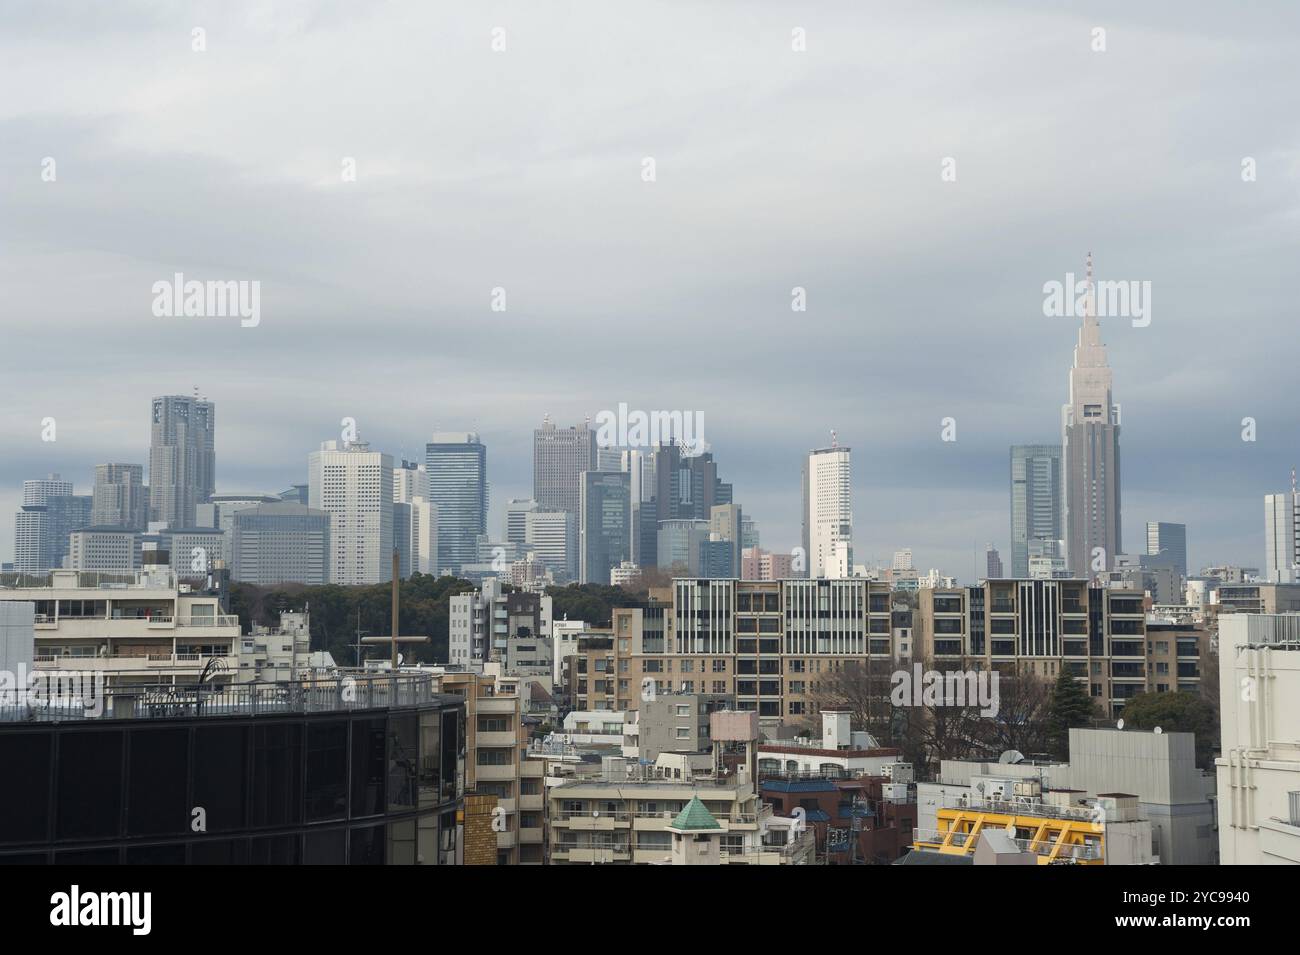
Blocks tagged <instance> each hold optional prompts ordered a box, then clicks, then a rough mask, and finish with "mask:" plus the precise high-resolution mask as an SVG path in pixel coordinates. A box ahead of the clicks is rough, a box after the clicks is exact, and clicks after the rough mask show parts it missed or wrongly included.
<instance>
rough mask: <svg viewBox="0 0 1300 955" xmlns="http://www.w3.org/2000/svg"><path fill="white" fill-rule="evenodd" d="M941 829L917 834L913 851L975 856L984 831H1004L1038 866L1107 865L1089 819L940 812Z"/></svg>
mask: <svg viewBox="0 0 1300 955" xmlns="http://www.w3.org/2000/svg"><path fill="white" fill-rule="evenodd" d="M938 827H939V828H938V829H937V830H935V831H932V832H927V833H926V834H925V835H926V838H922V837H921V834H920V833H919V832H918V834H917V838H916V840H915V841H914V842H913V844H912V847H913V848H914V849H924V850H929V851H931V852H942V853H945V854H948V855H974V854H975V846H976V844H977V843H978V842H979V834H980V832H981V831H983V830H985V829H1002V830H1004V831H1006V833H1007V835H1009V836H1011V837H1012V838H1014V839H1015V840H1016V841H1017V843H1018V844H1019V845H1020V847H1021V848H1022V849H1024V850H1025V851H1026V852H1032V853H1034V855H1036V856H1037V857H1038V864H1039V865H1104V864H1105V859H1106V856H1105V838H1104V836H1103V834H1102V831H1101V829H1100V827H1099V826H1098V825H1097V824H1096V823H1094V822H1092V821H1091V820H1089V819H1079V818H1075V819H1063V818H1049V817H1043V816H1034V815H1022V814H1020V813H1013V812H989V811H987V810H984V809H976V808H964V809H940V810H938ZM1013 830H1014V831H1013Z"/></svg>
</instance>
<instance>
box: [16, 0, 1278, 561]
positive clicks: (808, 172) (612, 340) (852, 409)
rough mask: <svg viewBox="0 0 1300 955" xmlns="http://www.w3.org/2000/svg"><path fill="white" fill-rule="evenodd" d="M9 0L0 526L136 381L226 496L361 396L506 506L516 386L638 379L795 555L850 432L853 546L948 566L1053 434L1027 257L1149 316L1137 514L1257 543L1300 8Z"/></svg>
mask: <svg viewBox="0 0 1300 955" xmlns="http://www.w3.org/2000/svg"><path fill="white" fill-rule="evenodd" d="M4 18H5V26H4V30H3V31H0V89H3V93H0V250H2V251H0V288H2V289H3V292H4V294H3V297H0V315H2V323H3V324H2V325H0V335H2V336H3V337H2V338H0V381H3V399H4V400H3V404H0V442H2V443H3V448H4V452H3V454H2V455H0V514H2V515H3V516H2V517H0V559H4V560H10V559H12V555H13V516H12V515H13V512H14V510H15V509H16V508H17V506H18V504H19V501H20V490H21V483H22V481H23V480H24V479H26V478H32V477H39V476H42V475H44V474H45V473H47V472H55V471H57V472H61V473H62V474H63V476H64V477H65V478H72V479H73V480H74V481H75V482H76V484H77V489H78V491H79V492H82V493H89V492H90V489H91V484H92V477H93V466H94V465H95V464H96V463H99V462H105V461H126V462H140V463H146V462H147V459H148V440H149V429H148V426H149V417H148V413H149V402H150V398H151V397H152V396H154V395H157V394H170V393H179V394H187V393H190V392H191V391H192V389H193V388H194V387H195V386H198V387H199V388H200V390H201V391H202V393H203V394H206V395H207V396H208V397H209V398H211V399H212V400H214V401H215V402H216V406H217V428H218V431H217V486H218V490H219V491H222V492H229V491H266V492H278V491H279V490H281V489H282V488H284V487H286V486H287V485H289V484H291V483H301V482H305V481H306V465H307V454H308V452H309V451H311V450H312V449H313V448H315V447H316V446H317V445H318V443H319V442H320V441H321V440H325V439H329V438H336V437H338V436H339V430H340V424H339V422H340V420H341V419H342V418H343V417H345V416H347V417H353V418H355V419H356V420H357V422H358V425H359V428H360V432H361V437H362V438H363V439H366V440H369V441H370V442H371V443H372V445H373V446H374V447H377V448H379V449H382V450H385V451H389V452H391V453H393V454H394V455H395V456H400V455H402V454H405V455H406V456H408V457H412V456H416V455H419V456H421V457H422V454H423V446H424V442H425V441H426V440H427V439H428V436H429V435H430V434H431V433H432V432H433V431H435V430H467V429H473V430H477V431H478V432H480V434H481V435H482V437H483V440H484V441H485V443H486V444H487V446H488V467H489V477H490V481H491V484H492V498H493V505H494V506H493V511H492V516H491V524H490V527H489V530H490V531H491V532H492V533H494V534H499V533H500V532H501V524H502V519H503V507H502V506H503V505H504V502H505V501H506V499H507V498H510V497H516V496H518V497H527V496H530V495H531V491H532V462H531V443H530V442H531V435H532V429H533V428H534V427H536V426H538V425H539V424H540V422H541V420H542V415H543V413H546V412H549V413H550V414H551V415H552V416H553V417H554V418H556V419H557V420H558V421H559V423H560V424H561V425H566V424H571V423H574V422H578V421H581V420H582V419H583V418H584V416H586V415H588V414H590V415H592V416H593V417H594V416H595V415H596V413H598V412H599V411H601V410H602V409H612V408H615V407H617V405H618V403H619V402H627V403H628V404H629V405H630V406H631V407H632V408H640V409H645V410H654V409H664V410H672V409H678V410H689V411H693V412H696V413H698V414H702V415H703V419H704V433H705V437H706V439H707V440H708V441H709V443H710V444H711V445H712V447H713V450H714V452H715V454H716V456H717V458H718V461H719V465H720V471H721V473H722V475H723V477H724V479H725V480H729V481H731V482H733V483H734V485H735V491H736V498H737V500H738V501H739V502H740V503H741V505H742V507H743V508H744V509H745V511H746V512H747V513H748V514H750V515H751V516H753V517H754V518H755V519H756V521H757V522H758V525H759V529H760V533H761V535H762V540H763V544H764V546H768V547H773V548H777V549H788V548H789V547H790V546H792V545H794V544H795V543H797V540H798V535H799V503H800V493H799V471H800V464H801V460H802V456H803V455H804V454H805V453H806V452H807V450H808V449H809V448H812V447H820V446H824V445H825V444H827V443H828V441H829V432H830V430H831V429H832V428H834V429H836V430H837V432H838V434H839V437H840V441H841V443H842V444H846V445H849V446H851V447H852V448H853V481H854V516H855V548H856V553H857V559H858V561H859V562H864V563H870V562H871V558H873V557H874V558H877V559H880V560H884V559H887V558H888V556H889V554H890V553H891V552H892V551H893V550H895V549H897V548H901V547H908V546H910V547H912V548H913V550H914V551H915V554H916V563H917V565H918V566H919V567H921V568H922V569H927V568H930V567H939V568H942V569H943V570H944V571H946V572H947V573H951V574H956V575H957V576H959V577H960V578H962V579H963V580H965V581H969V580H970V579H971V578H972V575H973V572H974V570H975V566H976V561H977V559H978V561H979V563H980V566H981V568H982V561H983V549H984V545H985V543H986V542H993V543H994V544H995V545H996V546H998V547H999V548H1001V549H1002V551H1003V553H1004V556H1006V555H1007V552H1008V551H1009V546H1010V544H1009V529H1008V489H1007V484H1008V448H1009V446H1010V445H1011V444H1015V443H1028V442H1057V441H1059V440H1060V409H1061V405H1062V404H1063V403H1065V402H1066V400H1067V397H1068V395H1067V384H1068V369H1069V364H1070V360H1071V349H1072V347H1073V344H1074V340H1075V336H1076V330H1077V322H1076V321H1075V320H1074V319H1072V318H1048V317H1045V316H1044V314H1043V297H1044V296H1043V284H1044V283H1045V282H1048V281H1052V280H1063V279H1064V276H1065V273H1066V272H1069V271H1074V272H1082V269H1083V260H1084V256H1085V254H1086V252H1087V251H1088V250H1089V249H1091V250H1092V252H1093V253H1094V256H1095V260H1096V266H1097V271H1098V275H1099V277H1100V278H1103V279H1123V280H1138V281H1150V282H1151V283H1152V303H1151V304H1152V309H1151V322H1150V325H1149V326H1147V327H1145V328H1136V327H1133V325H1132V323H1131V322H1130V321H1128V320H1119V319H1116V320H1108V321H1106V322H1103V335H1104V338H1105V340H1106V343H1107V345H1108V346H1109V350H1110V359H1111V365H1112V367H1113V368H1114V373H1115V374H1114V378H1115V386H1114V387H1115V399H1116V400H1117V401H1118V402H1119V403H1120V404H1121V406H1122V409H1123V435H1122V438H1121V446H1122V460H1123V502H1124V515H1123V520H1124V531H1125V533H1124V542H1125V544H1126V547H1125V549H1126V550H1127V551H1130V552H1137V551H1140V550H1141V549H1143V546H1144V543H1145V539H1144V530H1143V525H1144V522H1145V521H1147V520H1167V521H1179V522H1185V523H1187V524H1188V526H1189V529H1188V535H1189V547H1190V551H1191V554H1190V559H1191V563H1192V564H1193V565H1195V566H1197V567H1199V566H1201V565H1203V564H1208V563H1211V562H1233V563H1243V564H1247V565H1251V566H1259V565H1261V564H1262V562H1263V513H1262V512H1263V507H1262V501H1261V497H1262V495H1263V494H1265V493H1268V492H1271V491H1275V490H1282V489H1283V488H1285V487H1286V486H1287V484H1288V481H1289V469H1290V467H1291V466H1292V464H1293V463H1294V462H1295V461H1296V459H1297V457H1300V448H1298V447H1297V434H1298V431H1297V425H1298V424H1300V401H1297V398H1296V391H1297V389H1296V386H1295V367H1296V357H1295V345H1296V341H1297V332H1296V323H1297V316H1296V294H1295V288H1294V285H1295V269H1296V261H1297V253H1298V252H1300V242H1298V241H1297V240H1298V239H1300V216H1298V214H1297V213H1298V208H1300V201H1298V200H1300V125H1298V124H1297V122H1296V118H1297V115H1300V111H1298V110H1297V106H1300V83H1298V82H1297V66H1296V64H1297V61H1298V60H1300V39H1297V38H1298V37H1300V29H1298V28H1300V12H1298V11H1297V8H1296V5H1294V4H1292V3H1283V2H1279V3H1276V4H1267V3H1258V4H1251V5H1249V6H1248V7H1240V6H1238V5H1225V4H1209V3H1205V4H1199V3H1188V2H1171V3H1143V4H1140V5H1138V4H1132V3H1091V4H1057V3H1054V4H1042V3H1037V2H1024V3H980V4H971V3H950V4H943V3H933V4H892V3H870V4H859V3H853V4H850V3H847V2H846V3H840V4H830V3H824V4H816V5H815V7H814V8H812V9H810V8H809V5H808V4H806V3H804V4H799V3H775V2H755V0H743V2H735V3H727V2H716V0H714V2H710V3H686V2H682V3H653V2H637V3H611V2H585V3H579V2H542V0H529V2H523V3H516V4H503V3H498V4H489V3H476V2H470V0H463V2H450V3H437V4H432V3H422V2H411V3H366V4H357V3H274V4H272V3H240V2H219V3H218V2H213V3H200V4H193V5H186V4H183V3H126V2H122V3H114V4H103V3H95V2H85V3H52V2H31V3H21V2H13V0H10V2H8V3H5V4H4ZM196 27H197V28H202V29H203V30H204V31H205V41H206V50H204V51H203V52H196V51H194V50H193V49H192V45H193V33H192V31H193V30H194V29H195V28H196ZM1097 27H1101V28H1104V30H1105V47H1106V48H1105V50H1104V52H1097V51H1095V50H1094V49H1093V47H1094V45H1095V40H1094V36H1095V34H1094V32H1093V31H1094V28H1097ZM497 28H499V29H500V30H502V31H504V33H497V34H496V37H497V38H500V37H502V36H503V37H504V40H505V47H506V48H505V50H504V51H494V50H493V40H494V33H493V31H494V29H497ZM795 28H802V29H803V30H804V31H805V35H806V50H805V51H802V52H796V51H795V50H793V49H792V30H794V29H795ZM46 157H50V158H53V159H54V160H55V166H54V169H55V175H56V178H55V179H54V181H46V180H45V179H43V177H42V171H43V168H46V167H47V166H48V164H43V161H44V160H45V159H46ZM345 157H352V158H354V159H355V162H356V170H357V176H356V181H353V182H348V181H344V177H343V176H342V174H341V173H342V166H343V162H344V159H345ZM646 157H653V159H654V160H655V172H656V181H654V182H646V181H644V180H643V177H642V170H643V160H644V159H645V158H646ZM945 157H951V158H953V159H954V160H955V169H956V181H944V180H943V179H942V178H941V169H942V166H941V164H942V162H943V160H944V158H945ZM1244 157H1252V158H1253V159H1254V160H1255V163H1256V166H1257V181H1254V182H1243V179H1242V161H1243V158H1244ZM175 272H182V273H184V275H185V276H186V277H187V278H195V279H200V280H209V279H213V280H239V279H248V280H257V281H259V282H260V283H261V321H260V324H259V325H257V327H250V328H245V327H241V326H240V322H239V320H238V319H237V318H190V319H186V318H157V317H155V316H154V315H153V313H152V311H151V304H152V301H153V293H152V285H153V283H154V282H156V281H159V280H163V279H170V277H171V276H172V274H173V273H175ZM795 286H801V287H803V288H805V289H806V290H807V302H808V308H807V311H806V312H803V313H796V312H792V311H791V307H790V304H791V289H792V288H793V287H795ZM496 287H501V288H504V289H505V290H506V295H507V299H506V301H507V310H506V311H505V312H494V311H492V310H491V307H490V306H491V294H492V289H493V288H496ZM1248 416H1249V417H1253V418H1255V419H1256V421H1257V427H1258V440H1257V441H1255V442H1253V443H1249V442H1244V441H1242V439H1241V432H1242V425H1241V421H1242V419H1243V418H1244V417H1248ZM46 417H53V418H55V419H56V422H57V440H55V441H53V442H46V441H42V440H41V432H42V428H41V422H42V419H44V418H46ZM945 417H952V418H955V419H956V429H957V440H956V441H955V442H950V443H948V442H943V441H942V440H941V437H940V430H941V424H940V422H941V419H943V418H945Z"/></svg>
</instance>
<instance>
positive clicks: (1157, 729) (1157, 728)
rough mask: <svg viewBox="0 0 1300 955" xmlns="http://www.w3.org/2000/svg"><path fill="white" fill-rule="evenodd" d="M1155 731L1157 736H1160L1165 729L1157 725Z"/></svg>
mask: <svg viewBox="0 0 1300 955" xmlns="http://www.w3.org/2000/svg"><path fill="white" fill-rule="evenodd" d="M1153 732H1154V733H1155V734H1156V735H1157V736H1159V735H1160V734H1161V733H1163V732H1164V730H1162V729H1161V728H1160V727H1159V726H1157V727H1156V728H1155V730H1153Z"/></svg>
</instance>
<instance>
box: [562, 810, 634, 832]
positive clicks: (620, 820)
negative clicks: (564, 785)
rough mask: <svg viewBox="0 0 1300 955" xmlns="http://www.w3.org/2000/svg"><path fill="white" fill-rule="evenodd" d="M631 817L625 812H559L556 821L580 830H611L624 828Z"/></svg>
mask: <svg viewBox="0 0 1300 955" xmlns="http://www.w3.org/2000/svg"><path fill="white" fill-rule="evenodd" d="M630 821H631V817H630V816H629V815H628V814H627V813H626V812H613V813H607V812H602V813H600V814H599V815H592V814H591V812H569V813H566V812H561V813H560V816H559V818H558V819H556V822H557V823H559V824H561V825H566V826H567V828H569V829H574V830H578V831H580V832H613V831H614V830H615V829H616V828H617V829H626V828H627V826H628V823H629V822H630Z"/></svg>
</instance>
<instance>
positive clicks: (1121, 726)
mask: <svg viewBox="0 0 1300 955" xmlns="http://www.w3.org/2000/svg"><path fill="white" fill-rule="evenodd" d="M1115 728H1116V729H1121V730H1122V729H1123V728H1124V721H1123V720H1120V721H1119V722H1118V723H1116V724H1115Z"/></svg>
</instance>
